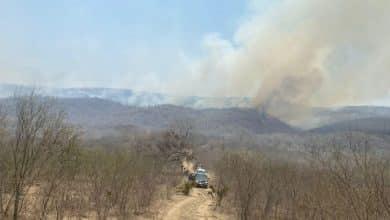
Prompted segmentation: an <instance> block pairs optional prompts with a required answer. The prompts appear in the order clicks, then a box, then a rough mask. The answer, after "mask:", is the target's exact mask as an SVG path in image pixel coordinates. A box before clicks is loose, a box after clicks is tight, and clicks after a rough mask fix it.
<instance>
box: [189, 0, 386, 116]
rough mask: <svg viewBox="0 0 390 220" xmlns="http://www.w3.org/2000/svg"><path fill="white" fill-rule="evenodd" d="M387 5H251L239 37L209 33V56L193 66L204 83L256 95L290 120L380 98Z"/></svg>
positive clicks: (347, 0) (290, 1)
mask: <svg viewBox="0 0 390 220" xmlns="http://www.w3.org/2000/svg"><path fill="white" fill-rule="evenodd" d="M389 12H390V1H388V0H375V1H367V0H342V1H340V0H326V1H324V0H285V1H280V2H278V3H274V5H273V6H272V7H270V8H269V10H267V12H266V13H260V12H256V9H253V15H252V16H250V17H249V18H248V19H246V21H245V22H244V23H243V24H242V25H241V26H240V27H239V28H238V30H237V31H236V33H235V35H234V40H232V41H229V40H226V39H222V38H221V37H219V36H218V35H217V34H212V35H209V36H207V37H206V39H205V47H206V49H207V53H206V56H205V57H204V58H203V59H201V60H198V61H197V62H196V63H195V64H194V65H192V66H191V72H192V74H193V76H194V78H197V79H198V80H199V82H200V85H201V86H200V88H202V89H203V90H205V91H209V90H210V89H211V90H213V92H214V93H215V94H217V95H223V96H248V95H249V96H252V97H254V100H255V101H254V103H255V104H256V106H257V107H259V108H261V109H264V110H266V111H268V112H270V113H271V114H274V115H276V116H279V117H281V118H283V119H286V120H290V119H294V118H296V117H298V116H299V115H300V114H302V113H304V111H303V110H302V109H306V107H312V106H337V105H346V104H359V103H365V102H367V101H370V100H374V99H377V98H382V97H385V96H387V95H388V92H389V86H390V81H389V80H390V71H389V70H390V13H389ZM191 84H192V85H194V81H192V82H191ZM189 88H193V87H191V86H189Z"/></svg>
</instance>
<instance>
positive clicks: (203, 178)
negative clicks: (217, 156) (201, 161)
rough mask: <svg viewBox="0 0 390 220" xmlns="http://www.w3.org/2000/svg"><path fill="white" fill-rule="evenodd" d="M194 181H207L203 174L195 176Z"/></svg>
mask: <svg viewBox="0 0 390 220" xmlns="http://www.w3.org/2000/svg"><path fill="white" fill-rule="evenodd" d="M195 179H196V180H198V181H206V180H207V176H206V175H204V174H196V176H195Z"/></svg>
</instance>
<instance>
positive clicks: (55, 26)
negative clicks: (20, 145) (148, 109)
mask: <svg viewBox="0 0 390 220" xmlns="http://www.w3.org/2000/svg"><path fill="white" fill-rule="evenodd" d="M250 5H251V2H248V1H237V0H213V1H210V0H194V1H182V0H164V1H162V0H142V1H139V0H113V1H105V0H64V1H57V0H34V1H33V0H0V30H1V35H0V65H1V66H0V68H1V69H0V74H1V75H0V82H3V83H21V84H33V85H39V86H53V87H113V88H132V89H138V90H157V91H158V90H164V87H167V86H168V84H169V83H170V82H171V81H172V78H177V77H178V76H180V77H182V76H183V74H186V73H185V72H184V71H185V70H183V68H185V67H184V66H185V65H186V62H190V60H191V59H193V58H194V57H198V56H201V55H202V53H203V52H204V51H203V49H202V46H201V45H202V42H203V40H204V38H205V36H207V35H209V34H218V35H220V36H221V37H224V38H227V39H229V38H231V37H232V36H233V33H234V31H235V29H236V28H237V26H238V25H239V23H240V20H241V19H243V18H244V17H245V15H246V13H247V12H248V10H251V9H250V8H251V6H250Z"/></svg>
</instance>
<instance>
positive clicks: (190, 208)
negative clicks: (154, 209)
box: [159, 188, 227, 220]
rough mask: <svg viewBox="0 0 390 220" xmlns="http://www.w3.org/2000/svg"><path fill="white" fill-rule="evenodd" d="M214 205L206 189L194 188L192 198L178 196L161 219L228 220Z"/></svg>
mask: <svg viewBox="0 0 390 220" xmlns="http://www.w3.org/2000/svg"><path fill="white" fill-rule="evenodd" d="M213 204H214V202H213V199H212V197H211V195H208V194H207V190H206V189H198V188H194V189H193V191H192V192H191V195H190V196H177V197H176V198H175V199H174V202H172V203H171V204H170V206H168V207H167V209H166V211H165V212H163V216H161V218H159V219H162V220H182V219H186V220H195V219H202V220H205V219H227V218H226V217H223V216H221V215H220V214H218V213H216V212H215V211H214V209H213V207H214V205H213Z"/></svg>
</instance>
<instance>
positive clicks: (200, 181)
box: [194, 173, 209, 188]
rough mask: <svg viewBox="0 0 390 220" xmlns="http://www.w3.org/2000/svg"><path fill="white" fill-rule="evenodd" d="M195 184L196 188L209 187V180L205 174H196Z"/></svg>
mask: <svg viewBox="0 0 390 220" xmlns="http://www.w3.org/2000/svg"><path fill="white" fill-rule="evenodd" d="M194 182H195V186H196V187H201V188H208V187H209V178H208V176H207V175H206V174H204V173H196V174H195V176H194Z"/></svg>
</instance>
